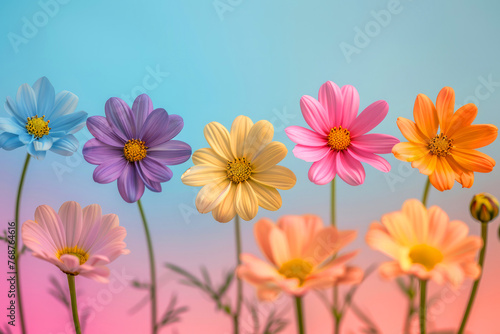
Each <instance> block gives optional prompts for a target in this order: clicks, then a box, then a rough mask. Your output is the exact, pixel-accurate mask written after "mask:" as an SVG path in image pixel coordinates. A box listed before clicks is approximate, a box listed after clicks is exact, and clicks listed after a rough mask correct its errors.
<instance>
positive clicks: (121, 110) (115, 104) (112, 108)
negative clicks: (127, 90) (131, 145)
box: [104, 97, 137, 141]
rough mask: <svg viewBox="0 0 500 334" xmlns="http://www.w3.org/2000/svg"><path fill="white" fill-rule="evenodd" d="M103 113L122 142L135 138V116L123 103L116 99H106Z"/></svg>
mask: <svg viewBox="0 0 500 334" xmlns="http://www.w3.org/2000/svg"><path fill="white" fill-rule="evenodd" d="M104 112H105V114H106V119H107V120H108V123H109V125H110V127H111V128H112V129H113V130H114V131H113V132H114V133H115V134H116V135H118V136H119V137H120V138H121V139H122V140H123V141H127V140H129V139H132V138H136V134H137V133H136V128H135V116H134V113H133V112H132V110H131V109H130V107H129V106H128V104H127V103H126V102H125V101H123V100H122V99H120V98H118V97H112V98H110V99H108V100H107V101H106V104H105V106H104Z"/></svg>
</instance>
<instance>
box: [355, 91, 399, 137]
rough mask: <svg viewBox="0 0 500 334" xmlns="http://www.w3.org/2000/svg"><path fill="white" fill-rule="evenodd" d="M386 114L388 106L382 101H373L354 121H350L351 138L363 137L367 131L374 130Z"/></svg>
mask: <svg viewBox="0 0 500 334" xmlns="http://www.w3.org/2000/svg"><path fill="white" fill-rule="evenodd" d="M388 112H389V105H388V104H387V102H385V101H383V100H380V101H375V102H373V103H372V104H370V105H369V106H368V107H366V108H365V109H364V110H363V111H362V112H361V114H359V116H358V117H357V118H356V119H354V120H353V121H352V124H351V126H350V127H349V131H350V132H351V138H355V137H358V136H361V135H364V134H365V133H367V132H368V131H371V130H372V129H374V128H375V127H376V126H377V125H379V124H380V122H382V121H383V120H384V118H385V116H387V113H388Z"/></svg>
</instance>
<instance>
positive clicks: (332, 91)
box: [285, 81, 399, 186]
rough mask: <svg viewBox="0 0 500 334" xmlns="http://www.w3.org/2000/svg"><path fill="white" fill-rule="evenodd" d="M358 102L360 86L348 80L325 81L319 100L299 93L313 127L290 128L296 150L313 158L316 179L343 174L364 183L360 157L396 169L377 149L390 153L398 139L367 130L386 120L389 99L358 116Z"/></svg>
mask: <svg viewBox="0 0 500 334" xmlns="http://www.w3.org/2000/svg"><path fill="white" fill-rule="evenodd" d="M358 108H359V95H358V91H357V90H356V88H354V87H353V86H350V85H346V86H343V87H342V89H340V88H339V87H338V86H337V85H336V84H335V83H334V82H332V81H327V82H326V83H324V84H323V85H322V86H321V88H320V90H319V97H318V100H316V99H315V98H313V97H311V96H308V95H304V96H302V98H301V99H300V109H301V110H302V115H303V116H304V119H305V121H306V122H307V124H309V126H310V127H311V128H312V130H309V129H306V128H303V127H301V126H289V127H288V128H286V129H285V131H286V133H287V135H288V137H289V138H290V139H291V140H292V141H293V142H294V143H296V144H297V145H296V146H295V148H294V149H293V154H294V155H295V156H296V157H297V158H299V159H302V160H305V161H308V162H313V164H312V166H311V168H310V169H309V180H311V182H314V183H315V184H319V185H322V184H327V183H329V182H331V181H332V180H333V179H334V178H335V176H336V175H337V174H338V175H339V176H340V178H341V179H342V180H344V181H345V182H347V183H348V184H350V185H352V186H357V185H360V184H362V183H363V182H364V180H365V170H364V168H363V166H362V165H361V162H366V163H367V164H369V165H372V166H373V167H375V168H377V169H378V170H381V171H382V172H385V173H387V172H389V171H390V170H391V165H390V164H389V162H387V160H385V159H384V158H382V157H380V156H378V155H377V154H388V153H391V150H392V147H393V146H394V145H395V144H397V143H399V140H398V139H397V138H396V137H393V136H389V135H385V134H378V133H370V134H366V133H367V132H369V131H371V130H372V129H373V128H375V127H376V126H377V125H378V124H379V123H380V122H382V120H383V119H384V118H385V116H386V115H387V112H388V111H389V105H388V104H387V102H385V101H383V100H380V101H376V102H374V103H372V104H371V105H369V106H368V107H367V108H366V109H365V110H363V112H361V114H359V116H357V115H358Z"/></svg>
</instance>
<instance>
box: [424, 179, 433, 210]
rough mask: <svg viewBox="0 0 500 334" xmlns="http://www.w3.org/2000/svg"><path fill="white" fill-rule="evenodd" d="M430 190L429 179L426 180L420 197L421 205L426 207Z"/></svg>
mask: <svg viewBox="0 0 500 334" xmlns="http://www.w3.org/2000/svg"><path fill="white" fill-rule="evenodd" d="M430 189H431V179H429V178H427V182H426V183H425V188H424V194H423V195H422V204H423V205H424V206H425V207H426V206H427V198H428V197H429V190H430Z"/></svg>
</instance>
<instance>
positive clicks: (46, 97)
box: [33, 77, 56, 117]
mask: <svg viewBox="0 0 500 334" xmlns="http://www.w3.org/2000/svg"><path fill="white" fill-rule="evenodd" d="M33 91H34V92H35V96H36V108H37V113H38V114H39V115H40V117H41V116H42V115H48V114H49V112H51V111H52V109H53V108H54V101H55V99H56V92H55V91H54V86H52V84H51V83H50V81H49V79H47V78H46V77H41V78H40V79H38V80H37V81H36V82H35V83H34V84H33Z"/></svg>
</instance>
